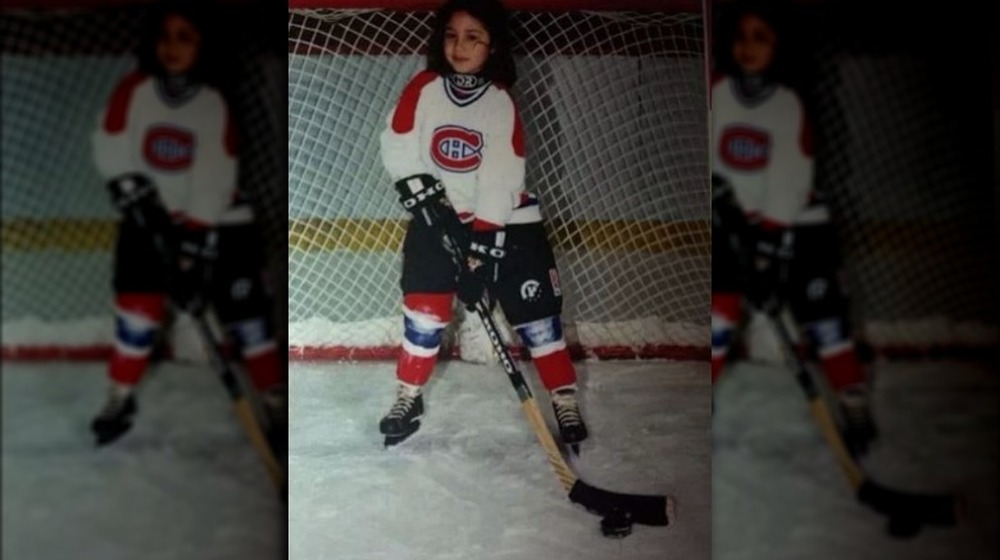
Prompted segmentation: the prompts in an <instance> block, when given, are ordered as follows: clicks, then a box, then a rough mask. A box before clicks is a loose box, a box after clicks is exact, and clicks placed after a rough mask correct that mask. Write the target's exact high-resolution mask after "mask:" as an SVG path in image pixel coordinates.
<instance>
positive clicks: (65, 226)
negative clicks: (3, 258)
mask: <svg viewBox="0 0 1000 560" xmlns="http://www.w3.org/2000/svg"><path fill="white" fill-rule="evenodd" d="M117 234H118V220H108V219H97V218H58V219H48V220H36V219H23V218H22V219H16V220H10V221H8V220H4V222H3V227H2V228H0V242H2V245H3V250H4V251H69V252H74V253H84V252H90V251H102V252H105V251H111V250H112V249H113V248H114V243H115V236H116V235H117Z"/></svg>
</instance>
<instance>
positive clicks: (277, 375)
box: [229, 318, 284, 392]
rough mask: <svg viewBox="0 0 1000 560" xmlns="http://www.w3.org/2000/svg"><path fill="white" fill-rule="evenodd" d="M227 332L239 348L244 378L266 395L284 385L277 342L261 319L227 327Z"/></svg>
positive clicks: (265, 322) (264, 321) (248, 320)
mask: <svg viewBox="0 0 1000 560" xmlns="http://www.w3.org/2000/svg"><path fill="white" fill-rule="evenodd" d="M229 332H230V333H231V335H232V336H233V338H234V339H235V340H236V344H237V345H238V346H239V350H240V355H241V356H242V357H243V366H244V367H245V368H246V371H247V375H248V376H249V377H250V380H251V382H252V383H253V385H254V387H255V388H256V389H257V390H258V391H261V392H265V391H267V390H269V389H271V388H272V387H275V386H278V385H280V384H281V383H283V382H284V375H283V373H282V364H281V357H280V356H279V354H278V343H277V341H275V340H274V336H273V335H272V334H271V329H270V328H269V326H268V324H267V321H266V320H265V319H264V318H257V319H247V320H245V321H239V322H236V323H233V324H230V325H229Z"/></svg>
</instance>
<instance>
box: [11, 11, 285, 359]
mask: <svg viewBox="0 0 1000 560" xmlns="http://www.w3.org/2000/svg"><path fill="white" fill-rule="evenodd" d="M282 13H283V12H282V11H280V6H279V11H278V12H277V14H278V17H280V16H281V14H282ZM143 14H144V8H143V7H142V6H141V5H139V6H132V7H129V6H121V5H115V6H108V7H103V8H102V7H94V8H89V9H60V10H38V11H30V10H5V11H3V12H0V47H2V64H3V89H2V114H3V137H2V146H3V150H2V164H0V173H2V175H0V182H2V185H3V204H2V212H3V214H2V218H3V230H2V233H3V257H4V262H3V272H2V274H3V277H2V283H3V290H2V298H3V299H2V305H0V308H2V313H3V344H4V355H5V356H8V357H9V356H11V355H12V354H17V352H14V350H15V349H19V350H18V352H20V354H17V355H23V354H24V352H28V353H29V354H30V349H31V348H36V349H43V350H44V349H46V348H57V347H77V346H88V347H93V346H94V345H98V346H102V345H103V346H104V347H106V346H107V345H109V344H110V343H111V341H112V332H113V326H114V323H113V320H112V290H111V272H112V262H111V260H112V258H111V253H112V245H113V242H114V238H115V227H116V223H117V220H118V215H117V213H116V212H115V210H114V209H113V207H112V205H111V203H110V200H109V199H108V195H107V192H106V189H105V187H104V184H103V181H102V179H101V178H100V176H99V175H98V173H97V170H96V168H95V166H94V163H93V159H92V157H91V152H90V134H91V133H92V131H93V129H94V127H95V125H96V123H97V115H98V114H99V113H100V112H101V110H102V109H103V108H104V106H105V103H107V100H108V98H109V96H110V94H111V91H112V89H113V88H114V87H115V85H116V83H117V82H118V80H120V79H121V77H122V76H124V75H125V74H126V73H127V72H129V71H130V70H132V69H134V68H135V64H136V62H135V58H134V56H133V54H132V53H133V52H134V49H135V47H136V44H137V42H138V32H139V29H140V24H141V21H142V18H143ZM237 15H238V16H239V17H240V18H241V21H242V22H244V25H241V26H238V27H235V28H234V29H232V30H230V32H231V33H233V44H236V45H239V48H238V49H237V50H238V53H237V55H238V56H237V59H236V61H235V74H236V80H237V83H238V86H237V87H236V91H235V92H234V93H235V95H234V99H233V106H234V107H233V108H234V114H235V115H236V116H237V121H238V127H239V130H240V133H241V139H242V142H241V146H242V153H241V162H240V164H241V167H240V181H241V188H243V189H245V191H246V192H247V193H249V194H250V195H251V197H252V198H253V200H254V201H255V209H256V211H257V213H258V215H259V216H260V218H261V222H262V224H263V226H264V229H265V231H266V239H267V243H268V253H269V258H270V261H271V262H272V264H273V268H272V271H271V273H272V278H273V280H274V282H273V286H274V288H275V291H276V297H277V301H278V302H280V305H278V306H276V309H275V314H276V316H277V319H278V321H277V322H278V325H280V328H281V330H282V331H284V328H285V326H286V325H287V317H286V315H285V309H286V308H285V306H284V301H285V297H286V292H285V282H284V278H285V276H286V274H287V272H286V270H287V269H285V264H286V261H285V250H286V249H285V246H284V242H285V237H286V224H285V219H286V214H285V209H286V207H287V203H286V198H285V177H286V167H285V165H286V159H285V151H284V146H285V139H286V137H287V136H286V134H287V124H286V120H285V111H286V108H285V99H286V97H285V96H286V91H285V83H286V82H285V72H284V70H285V65H284V57H285V53H284V49H283V46H282V45H283V40H284V38H283V32H282V30H281V29H280V26H279V28H278V29H275V26H274V25H273V24H271V25H270V28H271V31H270V32H267V31H266V29H267V27H266V26H261V25H258V24H259V23H260V22H261V21H262V20H266V15H265V14H263V13H262V12H261V13H258V12H256V11H252V10H249V11H248V10H247V9H246V8H240V11H239V13H238V14H237V13H230V14H228V15H226V16H225V17H228V18H230V20H231V19H232V18H235V17H237ZM271 19H272V21H273V14H271ZM275 31H277V33H275ZM279 334H280V333H279ZM43 354H44V352H43Z"/></svg>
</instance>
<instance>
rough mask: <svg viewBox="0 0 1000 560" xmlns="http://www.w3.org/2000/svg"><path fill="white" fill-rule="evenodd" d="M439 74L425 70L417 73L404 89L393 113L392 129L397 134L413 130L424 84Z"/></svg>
mask: <svg viewBox="0 0 1000 560" xmlns="http://www.w3.org/2000/svg"><path fill="white" fill-rule="evenodd" d="M435 78H437V74H436V73H434V72H431V71H430V70H424V71H423V72H421V73H419V74H417V75H416V76H415V77H414V78H413V79H412V80H410V83H408V84H406V87H405V88H404V89H403V95H401V96H400V98H399V104H398V105H396V111H395V112H394V113H393V114H392V131H393V132H395V133H396V134H406V133H407V132H410V131H411V130H413V126H414V125H415V124H416V121H417V102H418V101H420V92H421V91H422V90H423V89H424V86H426V85H427V84H429V83H431V82H433V81H434V79H435Z"/></svg>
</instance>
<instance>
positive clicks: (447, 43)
mask: <svg viewBox="0 0 1000 560" xmlns="http://www.w3.org/2000/svg"><path fill="white" fill-rule="evenodd" d="M489 56H490V33H489V31H487V30H486V27H484V26H483V24H482V23H480V21H479V20H478V19H476V18H474V17H472V16H471V15H469V14H468V13H466V12H455V13H454V14H453V15H452V16H451V20H450V21H449V22H448V25H447V26H446V27H445V31H444V57H445V58H446V59H447V60H448V64H451V68H452V69H453V70H454V71H455V72H458V73H460V74H475V73H476V72H479V71H480V70H482V69H483V67H484V66H485V65H486V59H487V58H489Z"/></svg>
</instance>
